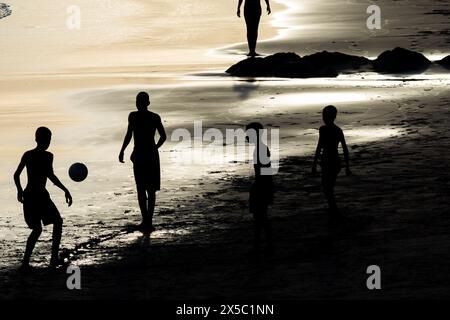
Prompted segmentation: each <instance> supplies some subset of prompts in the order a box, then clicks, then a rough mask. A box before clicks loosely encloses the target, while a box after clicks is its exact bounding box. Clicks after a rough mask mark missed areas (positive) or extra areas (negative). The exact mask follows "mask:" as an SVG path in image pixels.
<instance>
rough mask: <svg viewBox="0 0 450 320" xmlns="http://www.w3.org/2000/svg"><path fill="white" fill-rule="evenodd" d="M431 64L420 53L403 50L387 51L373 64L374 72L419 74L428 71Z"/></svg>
mask: <svg viewBox="0 0 450 320" xmlns="http://www.w3.org/2000/svg"><path fill="white" fill-rule="evenodd" d="M430 64H431V62H430V60H428V59H427V58H425V56H424V55H423V54H421V53H418V52H414V51H410V50H407V49H403V48H395V49H394V50H388V51H385V52H383V53H382V54H380V55H379V56H378V58H377V59H376V60H375V61H374V62H373V67H374V70H375V71H377V72H379V73H406V74H409V73H421V72H424V71H425V70H427V69H428V67H429V66H430Z"/></svg>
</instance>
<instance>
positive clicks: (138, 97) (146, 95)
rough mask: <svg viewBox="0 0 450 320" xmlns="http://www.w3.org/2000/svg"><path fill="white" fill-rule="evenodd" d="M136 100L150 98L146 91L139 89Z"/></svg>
mask: <svg viewBox="0 0 450 320" xmlns="http://www.w3.org/2000/svg"><path fill="white" fill-rule="evenodd" d="M136 100H147V101H148V100H150V96H149V95H148V93H147V92H144V91H141V92H139V93H138V94H137V96H136Z"/></svg>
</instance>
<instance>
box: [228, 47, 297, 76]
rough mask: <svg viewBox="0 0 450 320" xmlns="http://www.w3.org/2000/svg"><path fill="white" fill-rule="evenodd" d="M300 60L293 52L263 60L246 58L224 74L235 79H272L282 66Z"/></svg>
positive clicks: (278, 54) (277, 54)
mask: <svg viewBox="0 0 450 320" xmlns="http://www.w3.org/2000/svg"><path fill="white" fill-rule="evenodd" d="M300 60H301V58H300V56H298V55H297V54H295V53H293V52H287V53H276V54H274V55H271V56H268V57H265V58H248V59H245V60H242V61H240V62H238V63H236V64H235V65H233V66H231V67H230V68H229V69H228V70H227V71H226V72H227V73H228V74H231V75H232V76H236V77H274V76H275V73H276V72H275V71H276V70H278V69H280V68H281V67H282V66H283V65H286V64H289V63H295V62H298V61H300Z"/></svg>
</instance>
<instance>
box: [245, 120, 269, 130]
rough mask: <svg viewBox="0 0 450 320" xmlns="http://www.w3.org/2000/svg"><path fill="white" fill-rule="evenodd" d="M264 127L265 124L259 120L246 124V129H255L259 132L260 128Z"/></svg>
mask: <svg viewBox="0 0 450 320" xmlns="http://www.w3.org/2000/svg"><path fill="white" fill-rule="evenodd" d="M262 129H264V126H263V125H262V124H261V123H259V122H252V123H249V124H248V125H246V126H245V130H246V131H247V130H255V131H256V132H259V130H262Z"/></svg>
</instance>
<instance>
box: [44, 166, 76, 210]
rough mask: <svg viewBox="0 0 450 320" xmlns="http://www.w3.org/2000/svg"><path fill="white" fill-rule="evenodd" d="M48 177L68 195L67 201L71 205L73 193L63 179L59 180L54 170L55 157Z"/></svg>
mask: <svg viewBox="0 0 450 320" xmlns="http://www.w3.org/2000/svg"><path fill="white" fill-rule="evenodd" d="M48 179H49V180H50V181H51V182H53V184H54V185H55V186H57V187H58V188H60V189H61V190H62V191H64V194H65V196H66V203H67V204H68V205H69V207H70V206H71V205H72V195H71V194H70V192H69V190H68V189H67V188H66V187H65V186H64V185H63V184H62V182H61V181H59V179H58V177H57V176H56V175H55V173H54V172H53V159H52V166H51V168H50V172H49V173H48Z"/></svg>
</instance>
